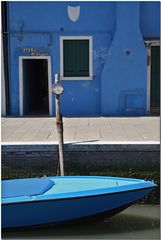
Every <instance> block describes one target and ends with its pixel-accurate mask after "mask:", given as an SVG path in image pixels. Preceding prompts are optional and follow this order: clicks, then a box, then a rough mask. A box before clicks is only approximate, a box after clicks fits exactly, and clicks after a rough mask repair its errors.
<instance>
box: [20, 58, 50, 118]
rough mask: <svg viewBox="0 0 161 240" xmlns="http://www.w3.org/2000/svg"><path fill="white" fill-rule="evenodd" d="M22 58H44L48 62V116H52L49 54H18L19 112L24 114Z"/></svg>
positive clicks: (21, 114)
mask: <svg viewBox="0 0 161 240" xmlns="http://www.w3.org/2000/svg"><path fill="white" fill-rule="evenodd" d="M24 59H46V60H47V64H48V97H49V116H52V91H51V86H52V76H51V57H50V56H20V57H19V112H20V116H23V115H24V106H23V100H24V99H23V98H24V96H23V85H24V84H23V60H24Z"/></svg>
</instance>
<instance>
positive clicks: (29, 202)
mask: <svg viewBox="0 0 161 240" xmlns="http://www.w3.org/2000/svg"><path fill="white" fill-rule="evenodd" d="M156 186H157V185H156V184H155V183H153V182H151V181H145V180H140V179H131V178H118V177H102V176H57V177H52V176H51V177H43V178H23V179H12V180H2V183H1V190H2V194H1V197H2V200H1V204H2V228H3V229H11V228H26V227H40V226H42V225H44V226H45V225H47V226H48V225H50V224H53V225H54V224H64V223H69V222H73V221H74V222H75V221H76V220H85V219H93V218H95V217H100V216H104V217H111V216H113V215H115V214H117V213H119V212H121V211H122V210H124V209H125V208H127V207H129V206H130V205H132V204H133V203H135V202H136V201H137V200H138V199H142V198H144V197H145V195H147V194H148V193H149V192H150V191H151V190H152V189H153V188H155V187H156Z"/></svg>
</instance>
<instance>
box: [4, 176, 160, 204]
mask: <svg viewBox="0 0 161 240" xmlns="http://www.w3.org/2000/svg"><path fill="white" fill-rule="evenodd" d="M155 186H156V185H155V184H154V183H152V182H150V181H144V180H138V179H130V178H118V177H98V176H70V177H68V176H67V177H47V178H33V179H32V178H31V179H16V180H4V181H2V203H6V204H7V203H18V202H30V201H41V200H42V201H43V200H52V199H53V200H55V199H66V198H75V197H84V196H93V195H101V194H115V193H118V192H124V191H132V190H139V189H145V188H153V187H155Z"/></svg>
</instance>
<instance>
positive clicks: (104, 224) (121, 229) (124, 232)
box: [2, 205, 160, 240]
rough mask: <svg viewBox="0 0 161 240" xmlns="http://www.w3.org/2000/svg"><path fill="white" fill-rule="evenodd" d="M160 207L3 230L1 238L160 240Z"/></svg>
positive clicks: (141, 206)
mask: <svg viewBox="0 0 161 240" xmlns="http://www.w3.org/2000/svg"><path fill="white" fill-rule="evenodd" d="M159 213H160V210H159V205H133V206H131V207H129V208H128V209H126V210H125V211H123V212H122V213H120V214H118V215H116V216H114V217H111V218H108V219H104V220H100V221H95V222H83V223H81V224H80V223H79V224H74V225H73V224H72V225H64V226H55V227H54V226H52V227H45V228H39V229H38V228H37V229H36V228H35V229H27V230H14V231H13V230H12V231H4V232H3V233H2V239H8V238H12V239H26V238H30V239H35V238H37V239H150V240H157V239H158V240H159V239H160V236H159V226H160V222H159V218H160V216H159Z"/></svg>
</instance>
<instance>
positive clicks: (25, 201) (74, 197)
mask: <svg viewBox="0 0 161 240" xmlns="http://www.w3.org/2000/svg"><path fill="white" fill-rule="evenodd" d="M155 187H157V186H151V187H143V188H138V189H130V190H124V191H119V192H110V193H100V194H93V195H86V196H72V197H60V198H50V199H49V198H44V199H36V198H35V199H32V197H31V199H30V200H29V199H28V200H24V201H19V202H2V201H1V205H2V206H3V205H19V204H31V203H34V204H36V203H38V202H44V203H45V202H49V201H54V202H55V201H69V200H73V199H82V198H96V197H103V196H111V195H118V194H125V193H129V192H137V191H143V190H148V189H149V190H150V189H153V188H155ZM51 195H52V194H51ZM26 197H29V196H26ZM29 198H30V197H29Z"/></svg>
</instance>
